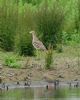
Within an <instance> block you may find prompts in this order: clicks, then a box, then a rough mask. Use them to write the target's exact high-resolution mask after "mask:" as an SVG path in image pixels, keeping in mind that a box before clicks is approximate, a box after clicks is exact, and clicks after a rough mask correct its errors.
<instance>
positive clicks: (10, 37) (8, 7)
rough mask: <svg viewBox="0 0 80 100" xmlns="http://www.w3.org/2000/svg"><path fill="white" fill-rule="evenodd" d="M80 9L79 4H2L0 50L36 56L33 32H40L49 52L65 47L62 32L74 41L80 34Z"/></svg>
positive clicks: (29, 0) (5, 0)
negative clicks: (31, 34)
mask: <svg viewBox="0 0 80 100" xmlns="http://www.w3.org/2000/svg"><path fill="white" fill-rule="evenodd" d="M79 5H80V2H79V0H67V1H66V0H0V48H2V49H4V50H6V51H16V50H17V52H18V53H19V54H20V55H25V54H26V55H27V54H30V55H33V53H32V52H34V49H33V46H32V43H31V36H30V35H29V31H31V30H37V31H38V33H39V34H38V35H39V37H40V38H41V39H42V41H43V43H44V44H45V46H46V47H47V48H48V46H49V44H51V45H52V46H54V47H56V44H61V43H62V39H63V37H66V36H65V33H62V31H65V32H66V33H68V35H67V36H68V37H69V38H71V39H72V38H73V32H74V31H75V30H77V34H79V31H80V13H79V12H80V6H79ZM75 34H76V33H75ZM62 35H63V36H62ZM78 36H79V37H80V35H78ZM75 37H77V36H76V35H75ZM28 38H29V39H28ZM69 38H68V39H69ZM72 40H73V41H75V40H74V39H72ZM76 40H77V41H79V39H78V38H76ZM63 41H66V39H63ZM68 41H69V40H68ZM25 52H26V53H25Z"/></svg>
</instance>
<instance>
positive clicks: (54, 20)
mask: <svg viewBox="0 0 80 100" xmlns="http://www.w3.org/2000/svg"><path fill="white" fill-rule="evenodd" d="M35 16H36V24H37V29H38V31H39V33H40V34H39V35H40V36H41V39H42V41H43V43H44V44H45V45H46V47H47V48H48V46H49V44H51V45H53V46H54V47H55V46H56V44H57V41H58V39H59V38H61V37H60V36H59V38H58V35H59V34H58V33H59V31H61V27H62V24H63V21H64V12H63V9H62V7H61V6H60V5H59V3H58V2H56V1H55V2H54V3H53V5H51V6H49V5H48V3H47V1H45V2H43V4H42V5H41V6H40V7H39V9H38V10H37V11H36V15H35ZM41 33H42V34H41Z"/></svg>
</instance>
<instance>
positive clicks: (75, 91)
mask: <svg viewBox="0 0 80 100" xmlns="http://www.w3.org/2000/svg"><path fill="white" fill-rule="evenodd" d="M0 100H80V88H71V89H70V88H58V89H56V90H55V89H54V88H50V89H48V90H47V89H46V88H44V87H43V88H42V87H38V88H36V87H33V88H30V87H29V88H24V89H11V90H8V91H6V90H2V91H1V90H0Z"/></svg>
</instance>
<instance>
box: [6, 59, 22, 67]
mask: <svg viewBox="0 0 80 100" xmlns="http://www.w3.org/2000/svg"><path fill="white" fill-rule="evenodd" d="M4 65H6V66H8V67H10V68H20V64H19V63H18V62H17V60H16V58H15V57H7V58H5V62H4Z"/></svg>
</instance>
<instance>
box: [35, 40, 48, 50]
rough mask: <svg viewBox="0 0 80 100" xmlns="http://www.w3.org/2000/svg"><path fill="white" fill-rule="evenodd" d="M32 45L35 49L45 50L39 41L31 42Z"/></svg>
mask: <svg viewBox="0 0 80 100" xmlns="http://www.w3.org/2000/svg"><path fill="white" fill-rule="evenodd" d="M33 45H34V47H35V48H37V49H42V50H46V48H45V46H44V45H43V43H42V42H41V41H36V42H33Z"/></svg>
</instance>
